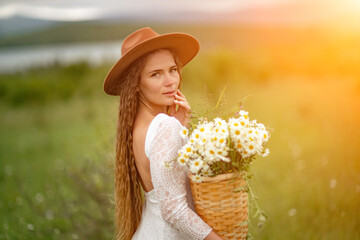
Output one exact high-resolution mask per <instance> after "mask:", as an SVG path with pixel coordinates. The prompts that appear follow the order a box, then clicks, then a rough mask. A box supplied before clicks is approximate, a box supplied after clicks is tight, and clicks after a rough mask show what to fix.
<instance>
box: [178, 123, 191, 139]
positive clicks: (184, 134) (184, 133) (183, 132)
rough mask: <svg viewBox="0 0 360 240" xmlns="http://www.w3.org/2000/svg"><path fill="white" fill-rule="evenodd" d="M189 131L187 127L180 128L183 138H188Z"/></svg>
mask: <svg viewBox="0 0 360 240" xmlns="http://www.w3.org/2000/svg"><path fill="white" fill-rule="evenodd" d="M188 134H189V131H188V129H187V128H186V127H184V126H182V127H181V130H180V136H181V138H182V139H186V137H187V136H188Z"/></svg>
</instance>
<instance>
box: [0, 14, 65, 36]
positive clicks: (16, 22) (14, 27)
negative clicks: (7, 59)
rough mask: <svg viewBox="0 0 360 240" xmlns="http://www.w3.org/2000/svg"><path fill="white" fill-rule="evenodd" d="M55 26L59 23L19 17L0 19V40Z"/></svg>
mask: <svg viewBox="0 0 360 240" xmlns="http://www.w3.org/2000/svg"><path fill="white" fill-rule="evenodd" d="M57 24H59V22H54V21H47V20H41V19H33V18H26V17H20V16H14V17H11V18H5V19H0V25H1V27H0V39H3V38H4V37H8V36H12V35H18V34H27V33H31V32H34V31H39V30H43V29H46V28H50V27H53V26H55V25H57Z"/></svg>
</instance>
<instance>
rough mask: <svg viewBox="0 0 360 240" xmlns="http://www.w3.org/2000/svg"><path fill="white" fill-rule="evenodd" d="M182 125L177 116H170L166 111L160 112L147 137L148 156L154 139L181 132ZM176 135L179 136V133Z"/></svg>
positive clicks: (152, 122)
mask: <svg viewBox="0 0 360 240" xmlns="http://www.w3.org/2000/svg"><path fill="white" fill-rule="evenodd" d="M181 126H182V125H181V123H180V122H179V121H178V120H177V119H176V118H175V117H172V116H169V115H167V114H165V113H159V114H158V115H156V116H155V117H154V119H153V120H152V121H151V123H150V125H149V128H148V130H147V133H146V137H145V153H146V155H147V156H148V151H149V149H150V148H151V146H152V143H153V142H154V139H158V138H162V137H165V136H169V134H170V135H174V134H175V133H178V132H179V129H180V128H181ZM173 137H174V136H173ZM175 137H177V134H175ZM179 138H180V135H179ZM155 142H156V141H155Z"/></svg>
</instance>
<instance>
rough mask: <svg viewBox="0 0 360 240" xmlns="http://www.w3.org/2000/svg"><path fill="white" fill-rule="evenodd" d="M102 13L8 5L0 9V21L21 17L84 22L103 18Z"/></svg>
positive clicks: (78, 9)
mask: <svg viewBox="0 0 360 240" xmlns="http://www.w3.org/2000/svg"><path fill="white" fill-rule="evenodd" d="M103 14H104V13H103V11H101V9H99V8H95V7H82V8H80V7H70V8H59V7H47V6H46V7H45V6H30V5H25V4H9V5H6V6H3V7H1V8H0V19H1V18H10V17H13V16H23V17H29V18H35V19H45V20H53V21H84V20H93V19H99V18H101V17H102V16H103Z"/></svg>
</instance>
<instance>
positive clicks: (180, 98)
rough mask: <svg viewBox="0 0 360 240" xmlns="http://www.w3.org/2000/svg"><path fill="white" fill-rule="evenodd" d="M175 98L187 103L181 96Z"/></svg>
mask: <svg viewBox="0 0 360 240" xmlns="http://www.w3.org/2000/svg"><path fill="white" fill-rule="evenodd" d="M175 97H176V98H177V99H179V100H182V101H186V98H184V97H181V96H179V95H175Z"/></svg>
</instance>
